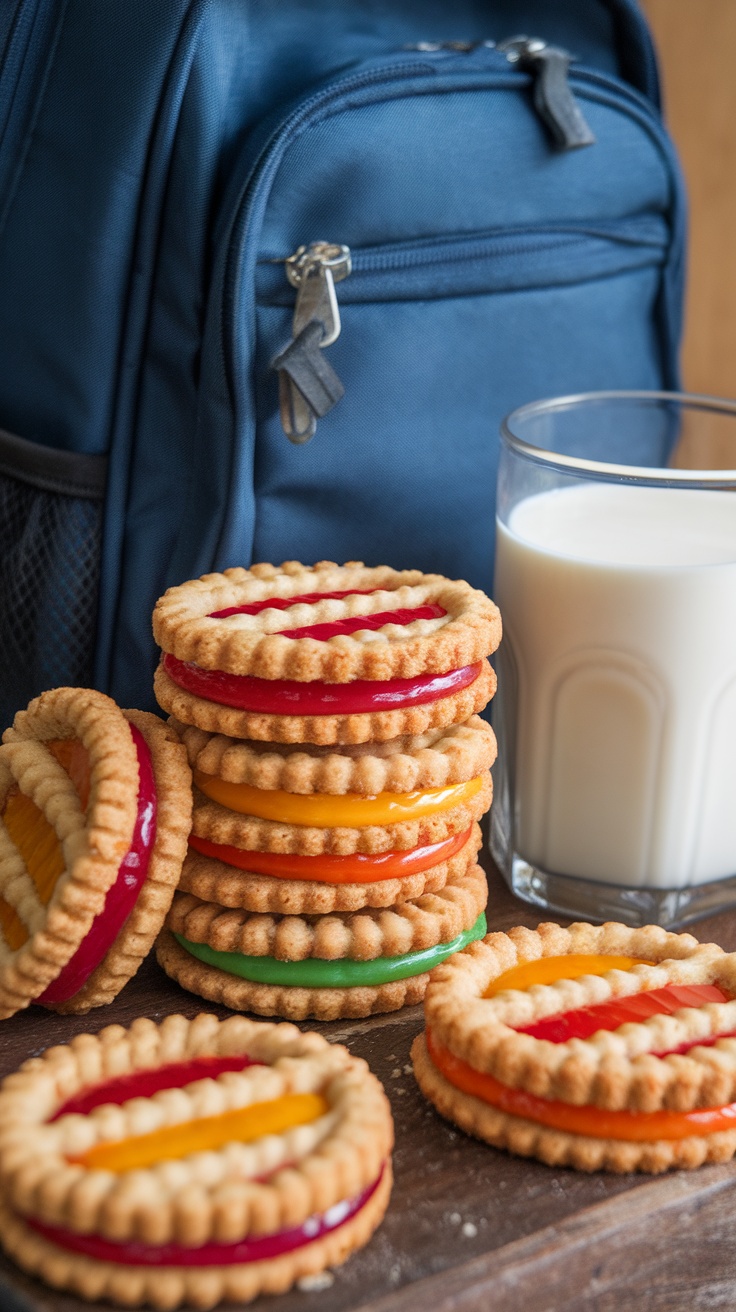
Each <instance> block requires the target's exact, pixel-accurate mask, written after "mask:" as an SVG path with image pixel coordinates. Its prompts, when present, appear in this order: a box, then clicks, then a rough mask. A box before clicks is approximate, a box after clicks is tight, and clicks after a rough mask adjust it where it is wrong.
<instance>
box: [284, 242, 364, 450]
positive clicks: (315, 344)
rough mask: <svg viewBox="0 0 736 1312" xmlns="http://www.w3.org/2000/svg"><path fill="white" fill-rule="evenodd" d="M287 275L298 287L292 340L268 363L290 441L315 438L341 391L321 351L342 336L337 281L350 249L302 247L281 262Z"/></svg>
mask: <svg viewBox="0 0 736 1312" xmlns="http://www.w3.org/2000/svg"><path fill="white" fill-rule="evenodd" d="M285 265H286V276H287V278H288V280H289V282H290V283H291V285H292V287H295V288H296V292H297V296H296V304H295V306H294V319H293V322H292V340H291V342H290V343H289V345H288V346H287V347H286V348H285V350H283V351H281V352H280V353H279V355H277V356H276V357H275V359H274V360H272V362H271V367H272V368H273V369H276V370H278V374H279V411H280V415H281V425H282V428H283V430H284V432H285V433H286V436H287V437H288V438H289V441H290V442H294V443H296V444H298V445H300V444H301V443H303V442H308V441H309V440H310V438H312V437H314V434H315V432H316V430H317V419H321V418H322V417H323V415H326V414H328V413H329V411H330V410H331V409H332V407H333V406H334V405H336V404H337V402H338V401H339V400H340V397H341V396H343V395H344V392H345V389H344V388H343V385H342V383H341V382H340V379H339V378H338V376H337V374H336V373H335V371H334V369H333V368H332V366H331V365H330V363H329V361H328V360H326V359H325V357H324V356H323V354H322V351H323V348H324V347H325V346H331V345H332V343H333V342H334V341H336V340H337V338H338V337H339V335H340V310H339V307H338V304H337V296H336V294H335V283H336V282H341V281H342V279H343V278H347V276H348V274H349V273H350V269H351V260H350V250H349V248H348V247H347V246H338V245H334V244H333V243H330V242H324V241H318V242H312V243H311V245H310V246H300V247H299V249H298V250H296V251H295V252H294V254H293V255H290V256H289V257H288V259H287V260H286V261H285Z"/></svg>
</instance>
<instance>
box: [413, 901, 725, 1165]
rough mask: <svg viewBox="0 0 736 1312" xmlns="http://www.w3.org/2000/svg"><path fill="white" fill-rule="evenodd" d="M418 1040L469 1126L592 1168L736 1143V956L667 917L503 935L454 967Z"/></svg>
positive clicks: (444, 1106) (430, 1090)
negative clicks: (633, 925)
mask: <svg viewBox="0 0 736 1312" xmlns="http://www.w3.org/2000/svg"><path fill="white" fill-rule="evenodd" d="M425 1019H426V1026H427V1028H426V1032H425V1034H423V1035H421V1036H420V1037H419V1038H418V1039H416V1040H415V1043H414V1046H413V1048H412V1059H413V1062H414V1070H415V1074H416V1077H417V1080H418V1082H419V1086H420V1088H421V1089H422V1092H423V1093H424V1094H425V1095H426V1097H427V1098H428V1099H429V1100H430V1102H432V1103H434V1105H435V1107H436V1108H437V1110H438V1111H440V1112H441V1113H442V1115H443V1116H446V1117H447V1118H448V1119H449V1120H451V1121H454V1122H455V1124H456V1125H459V1126H460V1127H461V1128H462V1129H464V1130H466V1131H467V1132H468V1133H469V1134H473V1135H475V1136H476V1137H477V1138H479V1139H484V1140H486V1141H487V1142H488V1143H491V1144H493V1145H494V1146H495V1147H498V1148H508V1149H509V1150H510V1151H512V1152H514V1153H518V1154H520V1155H521V1156H525V1157H538V1158H539V1159H540V1160H541V1161H543V1162H546V1163H548V1164H549V1165H554V1166H573V1167H576V1168H577V1169H578V1170H584V1171H594V1170H601V1169H603V1170H609V1171H616V1172H627V1171H636V1170H638V1171H647V1172H660V1171H664V1170H667V1169H668V1168H669V1167H695V1166H699V1165H701V1164H702V1163H703V1162H723V1161H727V1160H729V1159H730V1158H731V1157H732V1156H733V1155H734V1152H736V954H726V953H724V952H723V951H722V949H721V948H719V947H717V946H716V945H715V944H713V943H702V944H701V943H698V942H697V940H696V939H695V938H693V937H692V936H691V935H690V934H670V933H666V932H665V931H664V930H663V929H660V928H658V927H657V926H653V925H648V926H645V927H644V928H642V929H630V928H628V927H627V926H625V925H619V924H614V923H611V924H606V925H602V926H593V925H587V924H582V923H581V924H575V925H571V926H570V928H569V929H561V928H560V927H559V926H558V925H554V924H542V925H540V926H539V927H538V929H537V930H536V931H532V930H528V929H523V928H518V929H512V930H511V931H510V932H509V933H508V934H489V935H488V936H487V938H485V939H484V940H483V941H482V942H477V943H475V944H473V945H472V947H470V948H469V949H468V950H467V951H465V952H463V953H461V954H460V955H459V956H456V957H454V958H453V959H452V961H449V962H447V963H445V965H443V966H442V967H440V968H439V969H438V970H437V971H436V973H435V974H434V976H433V977H432V981H431V983H430V985H429V989H428V991H427V997H426V999H425Z"/></svg>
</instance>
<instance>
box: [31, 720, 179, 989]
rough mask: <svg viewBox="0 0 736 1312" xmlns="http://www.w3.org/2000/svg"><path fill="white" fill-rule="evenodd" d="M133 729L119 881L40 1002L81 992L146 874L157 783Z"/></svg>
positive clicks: (145, 749) (145, 750)
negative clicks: (131, 794)
mask: <svg viewBox="0 0 736 1312" xmlns="http://www.w3.org/2000/svg"><path fill="white" fill-rule="evenodd" d="M130 732H131V734H132V736H133V742H134V743H135V749H136V753H137V756H138V812H137V815H136V819H135V825H134V827H133V838H132V840H131V844H130V847H129V849H128V852H127V853H126V855H125V856H124V857H123V860H122V861H121V863H120V868H119V870H118V874H117V878H116V880H115V883H114V884H113V885H112V887H111V888H109V889H108V891H107V896H106V898H105V905H104V907H103V909H102V911H101V912H100V914H99V915H98V916H96V917H95V919H94V920H93V921H92V925H91V926H90V929H89V930H88V932H87V934H86V935H85V937H84V939H83V940H82V942H81V943H80V945H79V947H78V948H77V950H76V952H75V953H74V956H73V957H72V958H71V960H70V961H68V962H67V964H66V965H65V966H64V968H63V970H62V971H61V972H60V974H59V975H57V977H56V979H54V980H52V981H51V983H50V984H49V986H48V988H47V989H46V990H45V992H44V993H42V994H41V996H40V998H36V1001H37V1002H39V1003H40V1004H41V1005H42V1006H44V1005H46V1004H48V1005H50V1006H56V1005H58V1004H59V1003H61V1002H67V1001H68V1000H69V998H73V997H74V994H75V993H78V992H79V990H80V989H81V987H82V985H83V984H85V983H86V981H87V980H88V979H89V977H90V975H91V974H92V972H93V971H94V970H96V969H97V967H98V966H99V964H100V962H101V961H102V960H103V958H104V957H105V956H106V954H107V952H108V951H109V949H110V947H111V946H112V944H113V943H114V942H115V939H116V938H117V936H118V934H119V933H120V931H121V929H122V928H123V925H124V924H125V922H126V920H127V919H128V916H129V915H130V913H131V911H132V910H133V908H134V906H135V904H136V901H137V898H138V894H139V893H140V890H141V888H142V887H143V884H144V883H145V880H146V875H147V874H148V866H149V863H150V860H151V850H152V848H153V844H154V841H155V838H156V810H157V803H156V783H155V780H154V777H153V766H152V764H151V754H150V752H149V750H148V747H147V745H146V742H145V739H144V737H143V735H142V734H141V733H140V731H139V730H138V729H136V727H135V725H133V724H131V726H130Z"/></svg>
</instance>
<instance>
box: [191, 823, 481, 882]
mask: <svg viewBox="0 0 736 1312" xmlns="http://www.w3.org/2000/svg"><path fill="white" fill-rule="evenodd" d="M471 830H472V825H471V828H470V829H466V830H465V832H464V833H462V834H453V835H452V837H450V838H444V839H442V840H441V841H440V842H439V843H427V844H426V846H424V847H413V848H410V849H409V850H408V851H407V852H381V853H379V854H368V853H363V852H355V853H351V854H350V855H349V856H334V855H328V856H304V855H302V854H298V855H293V856H288V855H285V854H284V853H282V852H247V851H245V850H244V849H242V848H239V847H230V846H228V845H227V844H225V843H212V842H210V840H209V839H208V838H200V837H199V836H198V835H197V834H190V836H189V845H190V847H193V848H194V850H195V851H196V852H201V854H202V856H209V857H214V858H215V860H217V861H224V862H225V864H226V865H229V866H235V867H236V868H237V869H238V870H247V871H248V873H249V874H252V875H269V876H271V877H272V878H275V879H310V880H318V881H319V882H320V883H322V884H373V883H377V882H378V881H379V880H382V879H404V878H406V876H407V875H415V874H419V873H420V872H421V871H424V870H430V869H431V868H432V867H433V866H436V865H439V864H440V862H441V861H449V860H450V859H451V857H453V856H456V855H457V853H458V852H460V851H461V850H462V848H463V847H464V846H465V844H466V843H467V841H468V839H469V838H470V834H471Z"/></svg>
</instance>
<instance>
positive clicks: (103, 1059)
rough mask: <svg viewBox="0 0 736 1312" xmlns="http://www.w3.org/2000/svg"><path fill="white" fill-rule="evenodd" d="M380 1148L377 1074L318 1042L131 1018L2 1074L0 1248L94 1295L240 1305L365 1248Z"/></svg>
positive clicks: (240, 1028) (381, 1163) (287, 1031)
mask: <svg viewBox="0 0 736 1312" xmlns="http://www.w3.org/2000/svg"><path fill="white" fill-rule="evenodd" d="M392 1142H393V1127H392V1122H391V1114H390V1111H389V1107H388V1103H387V1100H386V1097H385V1094H384V1093H383V1090H382V1088H381V1086H380V1084H379V1082H378V1081H377V1080H376V1079H375V1077H374V1076H373V1075H371V1073H370V1071H369V1070H368V1068H367V1066H366V1064H365V1062H363V1061H362V1060H360V1059H359V1058H355V1057H352V1056H351V1055H350V1054H349V1053H348V1052H347V1050H346V1049H345V1048H343V1047H339V1046H337V1045H332V1044H329V1043H327V1041H326V1040H325V1039H323V1038H322V1037H321V1036H320V1035H317V1034H313V1033H304V1034H303V1033H300V1032H299V1031H298V1030H297V1029H296V1028H295V1027H294V1026H292V1025H273V1024H263V1023H257V1022H254V1021H249V1020H246V1019H244V1018H243V1017H231V1018H229V1019H228V1020H225V1021H219V1020H217V1018H216V1017H214V1016H209V1015H200V1016H197V1017H195V1019H194V1020H191V1021H188V1020H185V1019H184V1017H183V1016H169V1017H167V1018H166V1019H165V1020H164V1021H163V1022H162V1023H161V1024H160V1025H156V1024H154V1023H153V1021H150V1020H147V1019H145V1018H141V1019H139V1020H136V1021H134V1022H133V1024H132V1025H131V1026H130V1027H129V1028H128V1029H122V1028H121V1027H120V1026H118V1025H115V1026H110V1027H109V1028H107V1029H104V1030H102V1031H101V1033H100V1034H98V1035H97V1036H92V1035H80V1036H78V1037H77V1038H76V1039H73V1040H72V1042H71V1043H70V1044H69V1045H64V1046H61V1047H55V1048H50V1049H49V1050H48V1051H47V1052H46V1053H44V1054H43V1056H42V1057H40V1058H38V1057H37V1058H32V1059H31V1060H30V1061H27V1062H25V1063H24V1065H23V1066H22V1067H21V1069H20V1070H19V1071H18V1072H17V1073H16V1074H15V1075H12V1076H9V1077H8V1078H7V1079H6V1080H5V1082H4V1084H3V1086H2V1089H1V1090H0V1243H1V1244H2V1246H3V1247H4V1249H5V1251H6V1252H7V1253H8V1254H9V1256H11V1257H12V1258H13V1259H14V1261H16V1262H17V1263H18V1265H20V1266H21V1267H23V1268H24V1269H25V1270H26V1271H28V1272H30V1273H31V1274H33V1275H36V1276H39V1277H40V1278H41V1279H42V1280H44V1281H45V1282H46V1283H47V1284H49V1285H51V1286H52V1287H53V1288H55V1289H58V1290H67V1291H70V1292H72V1293H75V1294H78V1295H80V1296H81V1297H83V1298H86V1299H88V1300H90V1301H93V1302H95V1303H96V1302H97V1301H98V1300H103V1301H105V1302H107V1301H109V1302H112V1303H116V1304H119V1305H121V1306H125V1307H138V1306H141V1305H143V1304H145V1305H147V1306H151V1307H154V1308H158V1309H162V1310H163V1309H175V1308H177V1307H179V1306H181V1305H182V1304H186V1305H190V1306H194V1307H197V1308H200V1309H207V1308H211V1307H214V1306H215V1305H216V1304H217V1303H218V1302H220V1301H222V1300H231V1301H233V1302H237V1303H239V1304H240V1303H242V1302H246V1301H249V1300H250V1299H252V1298H254V1297H255V1296H256V1295H257V1294H259V1293H262V1292H271V1293H276V1292H281V1291H284V1290H286V1289H288V1288H290V1286H291V1285H293V1284H294V1283H295V1282H296V1281H297V1280H298V1279H299V1278H300V1277H302V1276H307V1275H314V1274H316V1273H318V1272H320V1271H322V1270H324V1269H325V1267H327V1266H333V1265H336V1264H338V1263H340V1262H342V1261H344V1260H345V1259H346V1257H348V1256H349V1254H350V1253H351V1252H352V1251H354V1250H355V1249H356V1248H359V1247H361V1246H363V1245H364V1244H365V1243H366V1242H367V1241H368V1239H369V1238H370V1237H371V1235H372V1233H373V1231H374V1230H375V1228H376V1226H377V1225H378V1224H379V1223H380V1221H381V1219H382V1217H383V1214H384V1212H385V1210H386V1206H387V1204H388V1198H389V1193H390V1189H391V1149H392Z"/></svg>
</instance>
